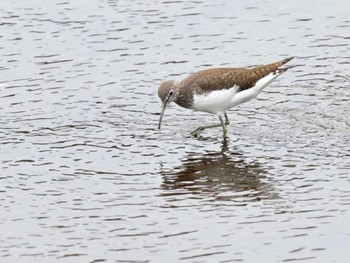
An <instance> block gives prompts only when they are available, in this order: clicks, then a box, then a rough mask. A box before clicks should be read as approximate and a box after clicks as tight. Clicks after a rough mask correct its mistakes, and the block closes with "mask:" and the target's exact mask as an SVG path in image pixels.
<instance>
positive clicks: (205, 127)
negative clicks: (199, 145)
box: [191, 123, 222, 137]
mask: <svg viewBox="0 0 350 263" xmlns="http://www.w3.org/2000/svg"><path fill="white" fill-rule="evenodd" d="M220 126H222V124H221V123H220V124H213V125H208V126H200V127H198V128H197V129H195V130H193V131H192V132H191V135H192V136H194V137H198V135H199V134H200V133H201V132H202V131H204V130H205V129H209V128H217V127H220Z"/></svg>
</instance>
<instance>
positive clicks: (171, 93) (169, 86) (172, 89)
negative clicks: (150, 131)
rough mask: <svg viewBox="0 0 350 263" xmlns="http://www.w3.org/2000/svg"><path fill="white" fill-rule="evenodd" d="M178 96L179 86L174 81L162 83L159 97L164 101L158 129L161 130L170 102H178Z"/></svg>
mask: <svg viewBox="0 0 350 263" xmlns="http://www.w3.org/2000/svg"><path fill="white" fill-rule="evenodd" d="M177 94H178V92H177V84H176V82H175V81H174V80H169V81H166V82H164V83H162V85H160V87H159V88H158V96H159V98H160V99H161V101H162V111H161V113H160V118H159V124H158V129H160V125H161V123H162V119H163V115H164V112H165V108H166V107H167V106H168V105H169V103H170V102H173V101H175V100H176V97H177Z"/></svg>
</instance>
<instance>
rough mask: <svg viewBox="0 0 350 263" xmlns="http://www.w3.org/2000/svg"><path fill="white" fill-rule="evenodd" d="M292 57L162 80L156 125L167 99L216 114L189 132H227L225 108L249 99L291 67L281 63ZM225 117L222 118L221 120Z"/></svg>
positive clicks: (161, 116) (196, 133)
mask: <svg viewBox="0 0 350 263" xmlns="http://www.w3.org/2000/svg"><path fill="white" fill-rule="evenodd" d="M292 59H293V57H290V58H286V59H283V60H281V61H278V62H275V63H271V64H267V65H262V66H257V67H253V68H212V69H206V70H202V71H198V72H195V73H193V74H191V75H189V76H188V77H187V78H185V79H184V80H182V81H174V80H169V81H166V82H164V83H163V84H161V86H160V87H159V89H158V96H159V98H160V99H161V101H162V111H161V113H160V118H159V124H158V129H160V126H161V122H162V118H163V115H164V112H165V108H166V107H167V106H168V105H169V103H170V102H175V103H176V104H178V105H179V106H181V107H184V108H189V109H192V110H196V111H204V112H208V113H212V114H215V115H217V116H218V117H219V119H220V123H219V124H214V125H208V126H201V127H199V128H197V129H195V130H194V131H192V132H191V134H192V135H194V136H198V135H199V134H200V133H201V132H202V131H203V130H205V129H208V128H214V127H220V126H222V128H223V134H224V138H226V134H227V125H229V123H230V122H229V119H228V117H227V114H226V111H227V110H228V109H230V108H232V107H234V106H237V105H239V104H241V103H244V102H248V101H250V100H252V99H254V98H256V97H257V96H258V94H259V93H260V92H261V91H262V90H263V89H264V88H265V87H267V86H268V85H269V84H271V82H273V81H274V80H275V79H276V78H277V77H278V76H279V75H281V74H282V73H283V72H285V71H286V70H287V69H288V68H290V67H282V66H283V65H284V64H286V63H287V62H288V61H290V60H292ZM224 118H225V120H224Z"/></svg>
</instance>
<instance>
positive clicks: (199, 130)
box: [191, 113, 230, 138]
mask: <svg viewBox="0 0 350 263" xmlns="http://www.w3.org/2000/svg"><path fill="white" fill-rule="evenodd" d="M219 119H220V124H213V125H208V126H201V127H198V128H197V129H195V130H194V131H192V132H191V135H192V136H194V137H198V135H199V134H200V133H201V132H202V131H204V130H205V129H209V128H217V127H222V128H223V132H224V138H225V137H226V134H227V127H226V125H228V124H230V121H229V119H228V117H227V115H226V113H225V122H224V121H223V118H222V117H221V116H219Z"/></svg>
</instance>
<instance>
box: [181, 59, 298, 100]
mask: <svg viewBox="0 0 350 263" xmlns="http://www.w3.org/2000/svg"><path fill="white" fill-rule="evenodd" d="M291 59H293V58H292V57H291V58H286V59H284V60H281V61H278V62H275V63H271V64H268V65H263V66H257V67H254V68H213V69H207V70H202V71H198V72H196V73H193V74H191V75H190V76H188V77H187V78H186V79H184V80H183V82H182V84H183V87H184V88H186V87H187V88H188V87H192V88H193V89H195V91H196V92H197V93H199V94H200V93H207V92H209V91H212V90H221V89H229V88H232V87H234V86H238V87H239V90H245V89H249V88H251V87H254V85H255V83H256V82H257V81H258V80H259V79H261V78H263V77H265V76H267V75H268V74H270V73H272V72H276V74H277V73H281V71H282V72H283V71H284V70H285V69H281V67H282V66H283V65H284V64H285V63H287V62H288V61H290V60H291Z"/></svg>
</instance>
